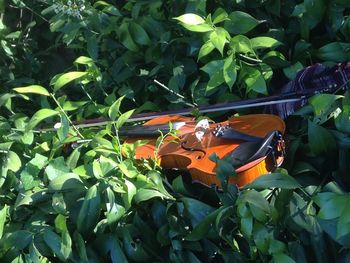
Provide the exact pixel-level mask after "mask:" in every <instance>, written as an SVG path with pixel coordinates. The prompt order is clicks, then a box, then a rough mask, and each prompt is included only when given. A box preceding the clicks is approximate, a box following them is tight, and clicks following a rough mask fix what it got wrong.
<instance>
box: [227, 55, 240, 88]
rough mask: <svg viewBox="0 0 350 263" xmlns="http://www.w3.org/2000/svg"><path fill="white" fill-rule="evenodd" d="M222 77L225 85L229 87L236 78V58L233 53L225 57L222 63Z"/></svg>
mask: <svg viewBox="0 0 350 263" xmlns="http://www.w3.org/2000/svg"><path fill="white" fill-rule="evenodd" d="M224 79H225V82H226V83H227V85H228V86H229V87H230V88H231V87H232V86H233V84H234V83H235V82H236V79H237V69H236V60H235V59H234V58H233V55H230V56H229V57H228V58H226V59H225V63H224Z"/></svg>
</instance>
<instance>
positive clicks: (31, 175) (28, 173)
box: [20, 154, 47, 190]
mask: <svg viewBox="0 0 350 263" xmlns="http://www.w3.org/2000/svg"><path fill="white" fill-rule="evenodd" d="M46 163H47V157H45V156H43V155H40V154H35V157H34V158H33V159H32V160H30V161H29V162H28V163H27V164H26V166H25V168H24V170H23V171H22V172H21V174H20V178H21V181H22V184H23V188H24V190H29V189H32V188H34V187H36V186H39V185H40V184H41V183H42V182H41V178H39V176H38V175H39V173H40V171H41V169H42V168H43V167H44V166H45V165H46Z"/></svg>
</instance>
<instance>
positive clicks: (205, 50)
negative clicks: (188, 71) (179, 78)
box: [198, 40, 215, 60]
mask: <svg viewBox="0 0 350 263" xmlns="http://www.w3.org/2000/svg"><path fill="white" fill-rule="evenodd" d="M214 49H215V46H214V44H213V43H212V42H211V41H210V40H208V41H207V42H205V43H204V45H203V46H201V48H200V50H199V54H198V60H200V59H201V58H202V57H204V56H206V55H209V54H210V53H211V52H212V51H213V50H214Z"/></svg>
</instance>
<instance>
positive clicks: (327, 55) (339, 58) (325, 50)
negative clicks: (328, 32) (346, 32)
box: [318, 42, 350, 62]
mask: <svg viewBox="0 0 350 263" xmlns="http://www.w3.org/2000/svg"><path fill="white" fill-rule="evenodd" d="M349 47H350V44H348V43H343V42H332V43H329V44H326V45H324V46H322V47H321V48H319V50H318V57H319V58H320V59H322V60H325V61H334V62H344V61H348V60H349V58H350V54H349V51H348V50H349Z"/></svg>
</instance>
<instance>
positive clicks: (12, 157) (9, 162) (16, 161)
mask: <svg viewBox="0 0 350 263" xmlns="http://www.w3.org/2000/svg"><path fill="white" fill-rule="evenodd" d="M4 166H5V167H6V168H7V169H9V170H11V171H13V172H17V171H18V170H19V169H20V168H21V166H22V162H21V159H20V158H19V156H18V155H17V153H15V152H13V151H9V152H8V153H7V157H6V161H5V163H4Z"/></svg>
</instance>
